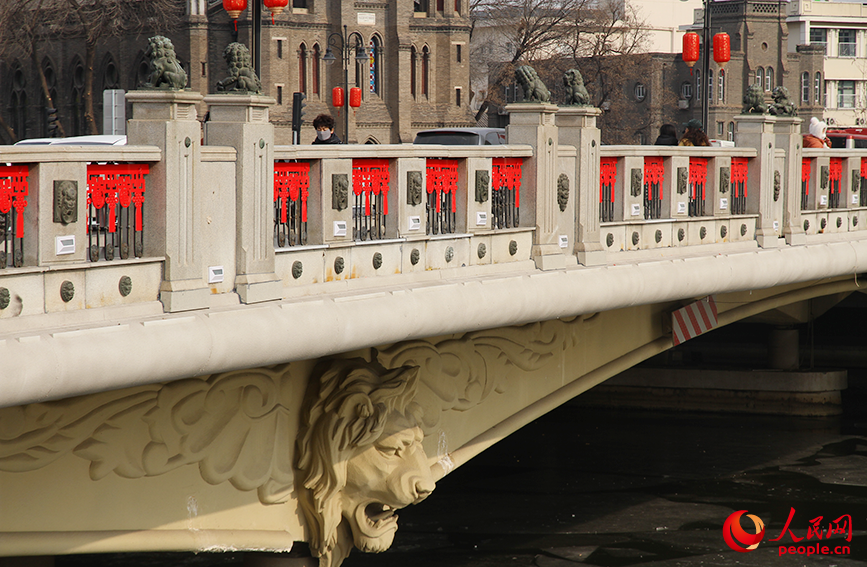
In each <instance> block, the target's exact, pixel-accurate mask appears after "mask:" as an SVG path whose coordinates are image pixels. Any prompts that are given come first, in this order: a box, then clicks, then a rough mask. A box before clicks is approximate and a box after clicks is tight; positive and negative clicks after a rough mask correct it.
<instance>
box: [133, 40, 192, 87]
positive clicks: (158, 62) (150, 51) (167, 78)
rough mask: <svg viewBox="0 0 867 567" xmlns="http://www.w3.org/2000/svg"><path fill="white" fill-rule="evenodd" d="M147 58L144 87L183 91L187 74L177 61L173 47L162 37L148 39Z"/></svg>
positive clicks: (169, 41)
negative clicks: (146, 74) (146, 77)
mask: <svg viewBox="0 0 867 567" xmlns="http://www.w3.org/2000/svg"><path fill="white" fill-rule="evenodd" d="M145 57H147V58H148V70H149V73H148V80H147V82H145V84H144V86H146V87H151V88H155V89H178V90H180V89H183V88H184V87H186V86H187V72H186V71H184V68H183V67H182V66H181V64H180V62H179V61H178V57H177V55H176V54H175V46H174V45H173V44H172V41H171V40H170V39H169V38H167V37H164V36H161V35H156V36H154V37H151V38H149V39H148V48H147V51H146V52H145Z"/></svg>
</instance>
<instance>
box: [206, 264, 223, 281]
mask: <svg viewBox="0 0 867 567" xmlns="http://www.w3.org/2000/svg"><path fill="white" fill-rule="evenodd" d="M223 273H224V271H223V266H208V283H222V281H223Z"/></svg>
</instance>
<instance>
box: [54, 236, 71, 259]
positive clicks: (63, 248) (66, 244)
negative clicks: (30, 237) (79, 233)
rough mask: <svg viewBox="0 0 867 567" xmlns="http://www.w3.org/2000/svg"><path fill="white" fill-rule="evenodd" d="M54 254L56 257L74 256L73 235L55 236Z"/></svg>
mask: <svg viewBox="0 0 867 567" xmlns="http://www.w3.org/2000/svg"><path fill="white" fill-rule="evenodd" d="M54 253H55V254H57V255H58V256H61V255H63V254H75V235H74V234H71V235H69V236H57V237H55V238H54Z"/></svg>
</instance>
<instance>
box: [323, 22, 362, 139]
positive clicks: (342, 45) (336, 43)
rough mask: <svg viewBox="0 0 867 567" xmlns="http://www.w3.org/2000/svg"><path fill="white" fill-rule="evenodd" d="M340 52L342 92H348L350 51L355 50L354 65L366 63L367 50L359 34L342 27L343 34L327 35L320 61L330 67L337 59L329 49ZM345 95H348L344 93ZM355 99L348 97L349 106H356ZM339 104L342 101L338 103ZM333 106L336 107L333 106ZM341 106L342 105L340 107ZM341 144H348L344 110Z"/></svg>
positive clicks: (347, 112) (347, 115) (347, 122)
mask: <svg viewBox="0 0 867 567" xmlns="http://www.w3.org/2000/svg"><path fill="white" fill-rule="evenodd" d="M353 40H354V41H355V43H354V44H352V45H351V44H350V42H351V41H353ZM332 47H333V48H334V49H338V50H340V54H341V58H340V59H341V62H342V63H343V88H344V89H345V91H344V92H346V91H348V90H349V55H350V53H351V52H352V50H353V49H354V50H355V61H356V63H366V62H367V50H366V49H365V48H364V38H363V37H361V34H360V33H358V32H352V33H350V34H347V29H346V26H343V33H342V34H341V33H339V32H334V33H331V34H329V35H328V47H327V48H326V49H325V55H324V56H323V57H322V60H323V61H325V64H326V65H331V64H332V63H334V62H335V61H337V57H335V56H334V52H333V51H332V50H331V48H332ZM346 94H347V95H349V94H350V93H348V92H346ZM354 98H355V97H352V96H350V97H349V104H350V106H358V104H355V102H356V101H354V100H353V99H354ZM340 102H341V103H342V102H343V101H340ZM335 106H338V105H337V104H335ZM340 106H342V104H341V105H340ZM343 143H345V144H348V143H349V110H348V109H346V110H344V112H343Z"/></svg>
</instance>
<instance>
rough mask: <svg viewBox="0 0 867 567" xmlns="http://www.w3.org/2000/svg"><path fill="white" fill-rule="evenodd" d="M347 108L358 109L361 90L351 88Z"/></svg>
mask: <svg viewBox="0 0 867 567" xmlns="http://www.w3.org/2000/svg"><path fill="white" fill-rule="evenodd" d="M349 106H351V107H352V108H358V107H359V106H361V89H360V88H358V87H352V88H351V89H349Z"/></svg>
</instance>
